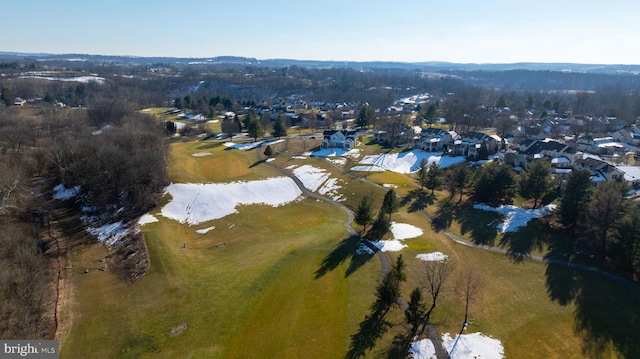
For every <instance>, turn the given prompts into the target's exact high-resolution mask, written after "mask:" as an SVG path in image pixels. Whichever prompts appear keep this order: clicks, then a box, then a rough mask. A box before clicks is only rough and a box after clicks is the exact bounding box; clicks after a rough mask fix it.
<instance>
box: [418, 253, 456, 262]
mask: <svg viewBox="0 0 640 359" xmlns="http://www.w3.org/2000/svg"><path fill="white" fill-rule="evenodd" d="M416 258H418V259H419V260H421V261H425V262H444V261H446V260H447V258H449V256H448V255H446V254H444V253H442V252H432V253H421V254H418V255H417V256H416Z"/></svg>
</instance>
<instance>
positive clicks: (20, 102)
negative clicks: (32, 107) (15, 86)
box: [13, 97, 27, 106]
mask: <svg viewBox="0 0 640 359" xmlns="http://www.w3.org/2000/svg"><path fill="white" fill-rule="evenodd" d="M26 103H27V100H23V99H21V98H20V97H16V98H15V100H13V105H14V106H24V105H25V104H26Z"/></svg>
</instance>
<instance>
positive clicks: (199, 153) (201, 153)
mask: <svg viewBox="0 0 640 359" xmlns="http://www.w3.org/2000/svg"><path fill="white" fill-rule="evenodd" d="M211 154H212V153H211V152H196V153H194V154H192V155H191V156H193V157H204V156H209V155H211Z"/></svg>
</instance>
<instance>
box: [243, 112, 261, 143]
mask: <svg viewBox="0 0 640 359" xmlns="http://www.w3.org/2000/svg"><path fill="white" fill-rule="evenodd" d="M247 132H248V133H249V136H250V137H252V138H253V141H254V142H255V141H256V140H257V139H258V137H262V136H264V128H263V127H262V124H261V123H260V120H259V119H257V118H254V119H253V120H251V123H249V127H248V128H247Z"/></svg>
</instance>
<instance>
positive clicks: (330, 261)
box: [315, 236, 373, 279]
mask: <svg viewBox="0 0 640 359" xmlns="http://www.w3.org/2000/svg"><path fill="white" fill-rule="evenodd" d="M359 246H360V237H358V236H351V237H349V238H345V239H343V240H342V241H340V243H338V246H337V247H336V248H334V249H333V251H331V253H329V254H327V256H326V257H324V259H323V260H322V263H321V264H320V268H318V270H317V271H316V272H315V279H319V278H321V277H323V276H324V275H326V274H327V273H329V272H332V271H333V270H334V269H336V268H337V267H338V266H339V265H341V264H342V263H344V262H345V261H347V260H349V259H350V263H349V267H347V270H346V271H345V277H348V276H349V275H351V274H353V273H355V272H356V271H357V270H358V269H360V267H362V266H363V265H364V264H365V263H367V262H368V261H369V260H370V259H371V257H373V254H369V253H365V252H362V253H359V252H358V247H359Z"/></svg>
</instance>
